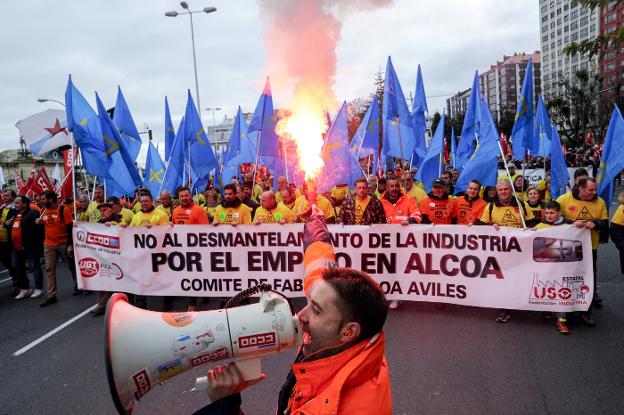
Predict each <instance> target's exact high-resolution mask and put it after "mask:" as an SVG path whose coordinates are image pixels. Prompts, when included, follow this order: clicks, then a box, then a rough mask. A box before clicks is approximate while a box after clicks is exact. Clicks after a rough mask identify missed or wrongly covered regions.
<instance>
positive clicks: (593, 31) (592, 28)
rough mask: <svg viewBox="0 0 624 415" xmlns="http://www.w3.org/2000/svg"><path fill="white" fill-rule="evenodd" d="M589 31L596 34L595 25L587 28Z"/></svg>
mask: <svg viewBox="0 0 624 415" xmlns="http://www.w3.org/2000/svg"><path fill="white" fill-rule="evenodd" d="M589 31H590V32H591V33H595V32H596V25H595V24H593V25H591V26H589Z"/></svg>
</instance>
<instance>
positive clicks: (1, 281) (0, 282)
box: [0, 277, 13, 284]
mask: <svg viewBox="0 0 624 415" xmlns="http://www.w3.org/2000/svg"><path fill="white" fill-rule="evenodd" d="M12 279H13V278H11V277H9V278H5V279H3V280H0V284H2V283H3V282H7V281H11V280H12Z"/></svg>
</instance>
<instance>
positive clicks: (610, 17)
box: [605, 12, 617, 23]
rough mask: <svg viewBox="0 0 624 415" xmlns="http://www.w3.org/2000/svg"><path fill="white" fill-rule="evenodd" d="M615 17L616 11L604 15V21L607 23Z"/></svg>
mask: <svg viewBox="0 0 624 415" xmlns="http://www.w3.org/2000/svg"><path fill="white" fill-rule="evenodd" d="M615 19H617V12H615V13H611V14H608V15H606V16H605V23H609V22H612V21H614V20H615Z"/></svg>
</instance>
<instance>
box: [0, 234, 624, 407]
mask: <svg viewBox="0 0 624 415" xmlns="http://www.w3.org/2000/svg"><path fill="white" fill-rule="evenodd" d="M59 269H60V270H61V272H60V277H59V287H60V292H59V302H58V303H57V304H55V305H52V306H50V307H47V308H45V309H41V308H39V306H38V305H39V303H40V302H41V301H42V299H36V300H34V299H27V300H22V301H14V300H13V298H12V294H13V289H12V287H11V283H10V282H9V281H4V282H0V327H1V331H0V333H1V339H2V341H1V342H0V374H1V377H0V379H2V381H1V382H0V402H1V404H0V414H11V415H13V414H37V415H47V414H69V413H71V414H114V413H115V409H114V407H113V404H112V401H111V398H110V394H109V390H108V384H107V381H106V374H105V368H104V358H103V353H104V352H103V339H104V323H103V322H104V319H103V318H102V317H97V318H94V317H91V316H90V315H87V316H85V317H83V318H80V319H79V320H77V321H76V322H75V323H73V324H71V325H70V326H68V327H67V328H65V329H63V330H61V331H60V332H58V333H57V334H55V335H53V336H52V337H50V338H48V339H46V340H45V341H43V342H42V343H41V344H39V345H37V346H35V347H34V348H32V349H30V350H29V351H27V352H26V353H24V354H22V355H20V356H17V357H13V356H12V354H13V353H14V352H16V351H17V350H19V349H21V348H22V347H24V346H26V345H27V344H29V343H31V342H32V341H33V340H35V339H37V338H39V337H40V336H42V335H44V334H45V333H47V332H49V331H50V330H52V329H54V328H55V327H57V326H59V325H60V324H62V323H64V322H65V321H67V320H69V319H71V318H72V317H74V316H76V315H77V314H79V313H81V312H82V311H84V310H86V309H87V308H88V307H90V306H92V305H93V304H94V302H95V295H90V296H80V297H72V296H71V280H70V276H69V272H68V271H67V270H66V268H65V266H64V264H59ZM599 273H600V274H599V275H600V277H599V291H600V293H601V295H602V297H603V298H604V301H605V303H604V307H603V308H602V309H600V310H596V312H595V313H594V317H595V320H596V322H597V325H596V327H594V328H589V327H585V326H583V325H582V324H581V322H580V321H571V323H570V327H571V330H572V335H570V336H563V335H560V334H559V333H558V332H557V331H556V329H555V327H554V325H553V324H552V323H551V324H547V323H544V322H543V320H542V317H541V314H540V313H535V312H515V313H514V314H513V318H512V320H511V321H510V322H509V323H507V324H497V323H495V322H494V318H495V315H496V312H495V310H490V309H478V308H471V307H459V306H447V307H446V309H444V310H436V309H435V308H434V307H433V305H432V304H429V303H406V304H404V305H403V307H402V308H401V309H400V310H398V311H396V312H392V313H391V314H390V316H389V319H388V322H387V324H386V327H385V332H386V338H387V344H386V355H387V358H388V364H389V367H390V374H391V380H392V393H393V408H394V411H393V412H394V413H395V414H436V415H437V414H447V413H454V414H503V413H504V414H533V415H537V414H587V413H600V414H622V413H624V354H623V353H622V351H624V316H623V313H622V311H623V310H624V276H622V275H620V269H619V259H618V253H617V250H616V249H615V248H614V247H613V245H607V246H604V245H603V246H602V247H601V249H600V252H599ZM7 277H8V275H7V274H6V272H4V273H2V270H1V269H0V281H2V280H4V279H6V278H7ZM153 304H154V305H155V306H158V305H159V302H154V303H153ZM180 304H181V303H180ZM215 304H216V303H215V302H214V301H213V302H211V303H209V304H207V305H204V308H206V307H210V306H214V305H215ZM297 304H298V305H299V306H301V304H303V303H302V301H298V302H297ZM137 347H140V345H137ZM292 358H293V353H290V352H285V353H280V354H278V355H273V356H270V357H269V358H266V359H264V360H263V369H264V372H265V373H266V374H267V376H268V379H266V380H265V381H263V382H261V383H260V384H258V385H256V386H254V387H252V388H250V389H249V390H247V391H245V392H244V393H243V403H244V409H245V413H246V414H251V415H257V414H273V413H274V408H275V402H276V398H277V394H278V391H279V389H280V387H281V385H282V382H283V380H284V379H285V376H286V373H287V371H288V365H289V364H290V362H291V360H292ZM204 371H205V369H199V370H196V371H194V372H192V373H191V372H186V373H184V374H182V375H179V376H177V377H175V378H172V379H171V380H169V381H168V382H167V383H166V384H164V385H162V386H158V387H156V389H154V390H153V391H152V392H150V393H149V394H148V395H147V396H146V397H145V398H144V399H143V400H142V401H141V402H140V403H139V404H138V406H137V410H136V414H141V415H143V414H191V413H193V411H195V410H197V409H199V408H201V407H202V406H203V405H204V404H205V399H204V397H203V395H202V394H201V393H198V392H189V389H190V388H191V387H192V386H193V382H194V377H195V376H201V375H203V374H204V373H203V372H204Z"/></svg>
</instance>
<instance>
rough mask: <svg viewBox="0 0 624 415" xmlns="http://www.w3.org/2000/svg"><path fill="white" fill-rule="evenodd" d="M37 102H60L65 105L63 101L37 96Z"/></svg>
mask: <svg viewBox="0 0 624 415" xmlns="http://www.w3.org/2000/svg"><path fill="white" fill-rule="evenodd" d="M37 102H41V103H42V104H43V103H44V102H56V103H57V104H61V105H62V106H65V103H63V102H61V101H59V100H56V99H49V98H37Z"/></svg>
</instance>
